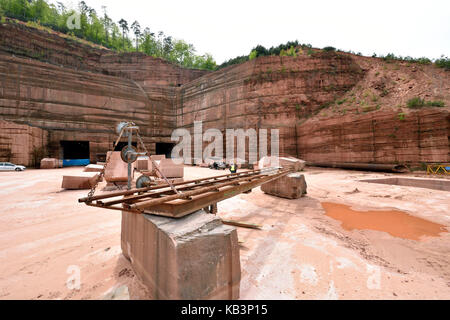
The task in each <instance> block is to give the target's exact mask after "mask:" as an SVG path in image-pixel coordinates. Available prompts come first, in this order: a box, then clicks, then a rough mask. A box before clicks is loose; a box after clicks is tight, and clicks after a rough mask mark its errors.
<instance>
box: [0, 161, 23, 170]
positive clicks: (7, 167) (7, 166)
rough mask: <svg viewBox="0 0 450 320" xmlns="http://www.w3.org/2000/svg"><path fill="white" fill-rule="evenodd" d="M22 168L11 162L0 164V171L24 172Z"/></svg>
mask: <svg viewBox="0 0 450 320" xmlns="http://www.w3.org/2000/svg"><path fill="white" fill-rule="evenodd" d="M25 169H26V168H25V167H24V166H18V165H15V164H12V163H11V162H0V171H24V170H25Z"/></svg>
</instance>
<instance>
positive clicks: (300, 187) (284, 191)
mask: <svg viewBox="0 0 450 320" xmlns="http://www.w3.org/2000/svg"><path fill="white" fill-rule="evenodd" d="M306 188H307V185H306V180H305V176H304V175H303V174H300V173H290V174H288V175H286V176H284V177H281V178H279V179H276V180H275V181H271V182H269V183H266V184H263V185H262V186H261V190H262V191H263V192H265V193H267V194H270V195H273V196H277V197H281V198H287V199H298V198H300V197H302V196H303V195H305V194H306Z"/></svg>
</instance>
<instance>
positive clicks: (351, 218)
mask: <svg viewBox="0 0 450 320" xmlns="http://www.w3.org/2000/svg"><path fill="white" fill-rule="evenodd" d="M322 207H323V208H324V209H325V212H326V215H327V216H329V217H331V218H333V219H335V220H339V221H341V222H342V224H341V225H342V227H343V228H344V229H345V230H349V231H351V230H354V229H357V230H376V231H384V232H387V233H389V234H390V235H392V236H394V237H398V238H403V239H411V240H423V239H421V238H422V237H424V236H428V237H439V234H440V233H441V232H447V230H446V229H445V226H443V225H441V224H438V223H434V222H431V221H428V220H425V219H421V218H418V217H414V216H411V215H409V214H407V213H405V212H403V211H398V210H380V211H379V210H373V211H357V210H354V209H352V208H351V207H350V206H347V205H345V204H338V203H331V202H322Z"/></svg>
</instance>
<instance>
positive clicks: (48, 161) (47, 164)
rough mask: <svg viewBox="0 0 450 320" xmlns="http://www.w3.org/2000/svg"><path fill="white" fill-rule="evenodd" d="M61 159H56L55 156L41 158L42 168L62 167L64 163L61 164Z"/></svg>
mask: <svg viewBox="0 0 450 320" xmlns="http://www.w3.org/2000/svg"><path fill="white" fill-rule="evenodd" d="M60 162H61V160H58V159H54V158H44V159H42V160H41V165H40V168H41V169H56V168H61V167H62V163H61V165H60Z"/></svg>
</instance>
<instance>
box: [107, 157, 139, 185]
mask: <svg viewBox="0 0 450 320" xmlns="http://www.w3.org/2000/svg"><path fill="white" fill-rule="evenodd" d="M107 156H109V157H110V158H109V162H108V165H107V166H106V169H105V180H106V181H107V182H126V181H128V164H127V163H126V162H124V161H123V160H122V158H121V157H120V151H108V155H107ZM133 167H134V166H133ZM133 175H134V170H133V168H132V170H131V178H132V179H133Z"/></svg>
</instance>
